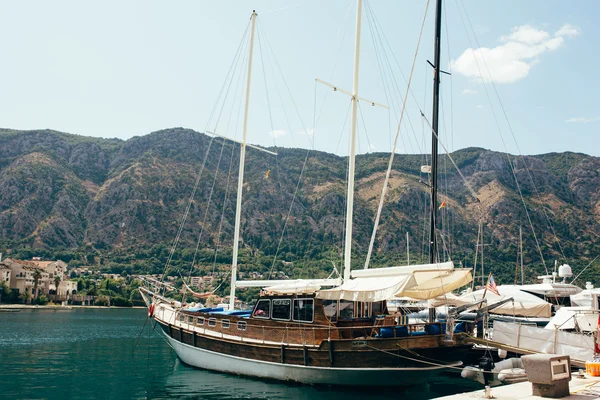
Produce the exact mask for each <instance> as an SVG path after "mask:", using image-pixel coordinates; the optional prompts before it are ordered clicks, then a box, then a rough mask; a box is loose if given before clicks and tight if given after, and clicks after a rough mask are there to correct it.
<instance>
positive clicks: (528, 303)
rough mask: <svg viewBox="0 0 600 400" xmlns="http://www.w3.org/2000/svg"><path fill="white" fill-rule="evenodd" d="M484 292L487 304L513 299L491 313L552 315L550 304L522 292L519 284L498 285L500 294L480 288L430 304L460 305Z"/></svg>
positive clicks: (479, 297)
mask: <svg viewBox="0 0 600 400" xmlns="http://www.w3.org/2000/svg"><path fill="white" fill-rule="evenodd" d="M484 292H485V299H486V300H487V304H488V305H492V304H496V303H498V302H500V301H502V300H505V299H508V298H510V297H512V298H513V300H514V301H511V302H508V303H506V304H503V305H501V306H499V307H497V308H494V309H493V310H491V311H490V312H491V313H493V314H503V315H517V316H522V317H544V318H548V317H551V316H552V304H550V303H548V302H546V301H544V300H543V299H540V298H539V297H536V296H534V295H533V294H530V293H526V292H523V291H521V290H520V289H519V286H514V285H500V286H498V292H499V293H500V296H498V295H497V294H495V293H492V292H490V291H489V290H488V291H485V289H481V290H476V291H474V292H471V293H467V294H464V295H462V296H460V297H456V296H446V297H445V298H437V299H435V300H434V301H432V302H431V305H432V306H433V307H437V306H442V305H453V306H461V305H465V304H470V303H475V302H477V301H479V300H481V299H482V298H483V293H484Z"/></svg>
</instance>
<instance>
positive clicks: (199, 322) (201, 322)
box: [198, 317, 204, 326]
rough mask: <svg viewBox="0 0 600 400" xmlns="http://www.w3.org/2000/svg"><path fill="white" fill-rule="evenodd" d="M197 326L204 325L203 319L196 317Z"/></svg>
mask: <svg viewBox="0 0 600 400" xmlns="http://www.w3.org/2000/svg"><path fill="white" fill-rule="evenodd" d="M198 325H200V326H202V325H204V317H198Z"/></svg>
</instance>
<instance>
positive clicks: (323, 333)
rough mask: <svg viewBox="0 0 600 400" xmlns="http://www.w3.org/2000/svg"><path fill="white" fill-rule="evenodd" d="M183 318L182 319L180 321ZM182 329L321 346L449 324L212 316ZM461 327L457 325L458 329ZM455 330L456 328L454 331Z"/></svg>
mask: <svg viewBox="0 0 600 400" xmlns="http://www.w3.org/2000/svg"><path fill="white" fill-rule="evenodd" d="M181 316H183V315H180V317H181ZM177 322H178V323H177V325H180V326H181V327H182V328H184V329H187V330H190V331H193V332H196V333H199V334H203V335H206V336H215V337H219V338H222V339H227V340H235V341H240V342H254V343H262V344H278V345H284V344H286V345H302V346H318V345H320V344H321V343H322V342H323V341H324V340H340V339H351V340H354V339H373V340H376V339H390V338H408V337H416V336H432V335H445V334H446V323H445V322H434V323H411V324H401V325H389V326H376V325H368V326H365V325H355V326H345V327H337V326H334V325H296V326H294V325H291V326H273V325H264V324H254V323H252V322H253V321H249V320H246V319H227V318H215V317H210V316H205V317H203V316H200V317H197V316H190V315H187V316H185V317H183V318H177ZM459 325H460V324H457V327H458V326H459ZM455 329H456V328H455ZM471 330H472V326H471V324H469V323H463V327H462V329H458V330H456V332H457V333H460V332H466V333H469V332H470V331H471Z"/></svg>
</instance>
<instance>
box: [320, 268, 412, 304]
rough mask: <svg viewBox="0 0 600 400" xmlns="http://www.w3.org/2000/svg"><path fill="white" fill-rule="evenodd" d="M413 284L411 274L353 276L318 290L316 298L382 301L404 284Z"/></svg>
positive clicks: (401, 288)
mask: <svg viewBox="0 0 600 400" xmlns="http://www.w3.org/2000/svg"><path fill="white" fill-rule="evenodd" d="M413 284H414V277H413V275H412V274H408V275H396V276H385V277H382V276H373V277H366V278H355V279H350V280H348V281H346V282H344V283H343V284H342V285H340V286H338V287H336V288H333V289H329V290H321V291H319V292H318V294H317V298H320V299H326V300H350V301H367V302H374V301H382V300H387V299H390V298H392V297H394V295H395V294H396V293H398V292H401V291H402V290H404V289H405V287H406V286H410V285H413Z"/></svg>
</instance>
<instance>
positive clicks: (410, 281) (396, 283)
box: [317, 263, 472, 302]
mask: <svg viewBox="0 0 600 400" xmlns="http://www.w3.org/2000/svg"><path fill="white" fill-rule="evenodd" d="M448 264H449V265H450V266H452V264H451V263H448ZM427 266H428V265H427ZM444 266H445V264H444ZM403 272H404V273H403ZM370 274H373V275H374V276H359V277H355V278H353V279H350V280H348V281H346V282H344V284H342V285H340V286H338V287H336V288H333V289H329V290H321V291H319V292H318V294H317V297H318V298H321V299H327V300H351V301H367V302H374V301H382V300H388V299H392V298H394V297H410V298H413V299H418V300H427V299H431V298H434V297H437V296H440V295H443V294H445V293H449V292H451V291H452V290H454V289H457V288H459V287H461V286H464V285H466V284H467V283H469V282H471V280H472V278H471V270H470V269H447V268H442V269H439V270H433V269H426V270H424V271H419V270H415V268H410V269H408V270H404V271H403V270H402V269H400V268H398V267H392V268H378V269H376V270H373V272H371V273H370ZM361 275H367V273H366V271H365V272H363V273H362V274H361Z"/></svg>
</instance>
